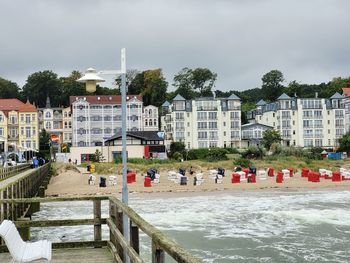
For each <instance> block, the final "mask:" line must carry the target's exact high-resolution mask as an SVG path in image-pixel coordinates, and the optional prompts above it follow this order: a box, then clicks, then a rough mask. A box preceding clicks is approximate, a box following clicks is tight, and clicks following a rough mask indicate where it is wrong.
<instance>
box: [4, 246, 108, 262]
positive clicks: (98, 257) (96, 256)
mask: <svg viewBox="0 0 350 263" xmlns="http://www.w3.org/2000/svg"><path fill="white" fill-rule="evenodd" d="M11 260H12V257H11V255H10V254H9V253H0V262H3V263H7V262H11ZM42 262H45V263H47V261H45V260H37V261H35V263H42ZM63 262H64V263H71V262H72V263H73V262H74V263H76V262H84V263H97V262H104V263H109V262H111V263H112V262H114V261H113V256H112V254H111V252H110V251H109V249H108V248H107V247H105V248H64V249H53V250H52V260H51V263H63Z"/></svg>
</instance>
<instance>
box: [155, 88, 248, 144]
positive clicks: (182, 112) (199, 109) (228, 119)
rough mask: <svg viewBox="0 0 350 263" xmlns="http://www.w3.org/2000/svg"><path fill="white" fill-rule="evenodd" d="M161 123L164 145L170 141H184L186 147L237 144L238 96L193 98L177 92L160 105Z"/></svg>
mask: <svg viewBox="0 0 350 263" xmlns="http://www.w3.org/2000/svg"><path fill="white" fill-rule="evenodd" d="M161 123H162V125H161V127H162V130H164V131H165V133H166V141H165V143H166V146H167V147H168V148H169V146H170V143H171V142H172V141H176V142H179V141H181V142H184V144H185V146H186V148H187V149H197V148H208V147H240V142H241V100H240V98H238V97H237V96H236V95H234V94H232V95H231V96H230V97H228V98H212V97H208V98H197V99H195V100H185V99H184V98H183V97H182V96H181V95H179V94H178V95H177V96H176V97H175V98H174V99H173V101H172V103H169V102H165V103H164V104H163V105H162V118H161Z"/></svg>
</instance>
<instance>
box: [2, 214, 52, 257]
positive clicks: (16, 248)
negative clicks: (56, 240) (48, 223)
mask: <svg viewBox="0 0 350 263" xmlns="http://www.w3.org/2000/svg"><path fill="white" fill-rule="evenodd" d="M0 236H1V237H2V238H3V239H4V241H5V243H6V246H7V248H8V250H9V252H10V254H11V256H12V259H13V261H12V262H31V261H34V260H38V259H46V260H47V261H48V262H50V261H51V255H52V245H51V241H47V240H39V241H36V242H24V241H23V240H22V238H21V236H20V235H19V233H18V230H17V228H16V226H15V224H14V223H13V222H12V221H10V220H4V221H3V222H2V223H1V225H0Z"/></svg>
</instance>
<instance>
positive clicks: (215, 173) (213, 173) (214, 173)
mask: <svg viewBox="0 0 350 263" xmlns="http://www.w3.org/2000/svg"><path fill="white" fill-rule="evenodd" d="M217 174H218V170H209V178H211V179H213V180H215V179H216V175H217Z"/></svg>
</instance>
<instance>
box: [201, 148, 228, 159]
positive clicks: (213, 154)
mask: <svg viewBox="0 0 350 263" xmlns="http://www.w3.org/2000/svg"><path fill="white" fill-rule="evenodd" d="M226 154H227V151H226V149H221V148H211V149H210V151H208V153H207V155H206V157H205V159H206V160H207V161H209V162H215V161H223V160H228V158H227V156H226Z"/></svg>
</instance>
